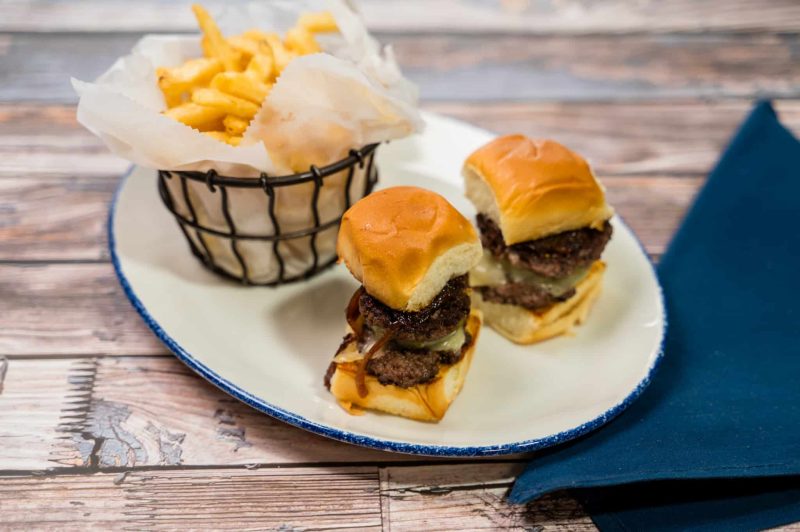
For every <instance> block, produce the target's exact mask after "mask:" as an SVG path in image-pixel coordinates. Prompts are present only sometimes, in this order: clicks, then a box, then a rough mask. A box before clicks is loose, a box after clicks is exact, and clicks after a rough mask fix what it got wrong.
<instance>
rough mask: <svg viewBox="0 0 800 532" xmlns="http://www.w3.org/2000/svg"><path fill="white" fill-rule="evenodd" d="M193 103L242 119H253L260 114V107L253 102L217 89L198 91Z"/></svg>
mask: <svg viewBox="0 0 800 532" xmlns="http://www.w3.org/2000/svg"><path fill="white" fill-rule="evenodd" d="M192 101H193V102H194V103H197V104H200V105H205V106H208V107H214V108H216V109H221V110H222V111H224V112H225V113H227V114H231V115H236V116H240V117H242V118H248V119H250V118H253V117H254V116H255V115H256V113H257V112H258V106H257V105H256V104H254V103H253V102H249V101H247V100H244V99H242V98H237V97H236V96H231V95H230V94H225V93H224V92H222V91H220V90H217V89H197V90H196V91H194V92H193V93H192Z"/></svg>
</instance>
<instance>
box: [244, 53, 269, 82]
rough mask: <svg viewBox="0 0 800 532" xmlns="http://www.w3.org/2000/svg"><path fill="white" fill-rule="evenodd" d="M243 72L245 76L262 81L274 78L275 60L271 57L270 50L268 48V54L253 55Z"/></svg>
mask: <svg viewBox="0 0 800 532" xmlns="http://www.w3.org/2000/svg"><path fill="white" fill-rule="evenodd" d="M244 73H245V75H246V76H248V77H250V78H252V79H254V80H256V81H260V82H262V83H268V82H270V81H272V80H273V79H274V78H275V61H274V60H273V59H272V51H271V50H270V53H269V55H264V54H257V55H254V56H253V58H252V59H251V60H250V63H248V65H247V68H246V69H245V70H244Z"/></svg>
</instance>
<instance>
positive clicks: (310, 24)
mask: <svg viewBox="0 0 800 532" xmlns="http://www.w3.org/2000/svg"><path fill="white" fill-rule="evenodd" d="M192 11H193V12H194V15H195V17H196V18H197V23H198V25H199V26H200V29H201V30H202V32H203V37H202V40H201V45H202V49H203V56H204V57H201V58H198V59H190V60H189V61H186V62H185V63H183V64H182V65H180V66H177V67H172V68H167V67H160V68H158V69H156V75H157V77H158V86H159V87H160V88H161V91H162V92H163V93H164V98H165V100H166V102H167V110H166V111H164V114H165V115H166V116H169V117H170V118H173V119H175V120H177V121H179V122H182V123H184V124H186V125H187V126H189V127H192V128H194V129H197V130H198V131H201V132H203V133H204V134H206V135H208V136H210V137H212V138H215V139H217V140H219V141H221V142H226V143H228V144H231V145H233V146H237V145H238V144H239V143H240V142H241V140H242V133H244V131H245V130H246V129H247V126H248V125H249V124H250V121H251V120H252V119H253V117H254V116H255V114H256V113H257V112H258V110H259V108H260V107H261V104H262V102H263V101H264V99H265V98H266V97H267V95H268V94H269V91H270V89H271V88H272V85H273V84H274V83H275V80H276V79H277V77H278V76H280V74H281V72H282V71H283V69H284V68H286V65H288V64H289V63H290V62H291V61H292V59H294V58H296V57H299V56H301V55H306V54H313V53H317V52H319V51H320V46H319V43H318V42H317V39H316V38H315V35H316V34H318V33H327V32H335V31H338V28H337V27H336V21H335V20H334V18H333V16H332V15H331V14H330V13H328V12H319V13H304V14H302V15H300V17H299V18H298V20H297V23H296V24H295V26H294V27H292V28H291V29H290V30H289V31H287V32H286V35H285V37H284V38H283V39H281V37H280V35H278V34H277V33H266V32H263V31H261V30H258V29H251V30H248V31H246V32H244V33H242V34H241V35H234V36H232V37H227V38H226V37H225V36H224V35H222V32H221V31H220V29H219V27H218V26H217V24H216V22H214V19H213V18H211V16H210V15H209V14H208V11H206V10H205V8H203V6H201V5H199V4H194V5H193V6H192Z"/></svg>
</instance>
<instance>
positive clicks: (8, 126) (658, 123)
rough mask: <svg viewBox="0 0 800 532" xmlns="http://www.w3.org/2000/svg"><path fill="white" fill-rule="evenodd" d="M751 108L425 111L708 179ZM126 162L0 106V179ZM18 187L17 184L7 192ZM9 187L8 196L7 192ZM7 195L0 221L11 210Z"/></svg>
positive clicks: (65, 113)
mask: <svg viewBox="0 0 800 532" xmlns="http://www.w3.org/2000/svg"><path fill="white" fill-rule="evenodd" d="M750 107H751V103H750V102H741V101H702V100H679V101H668V102H658V101H654V102H653V101H649V102H640V103H636V102H624V103H623V102H617V103H588V102H570V103H557V102H553V103H548V102H517V103H502V102H494V103H493V102H480V103H470V102H441V103H435V102H429V103H425V104H423V108H424V109H427V110H430V111H434V112H439V113H442V114H445V115H448V116H452V117H454V118H459V119H461V120H465V121H467V122H470V123H473V124H475V125H478V126H481V127H484V128H486V129H489V130H492V131H496V132H498V133H507V132H516V131H518V132H522V133H525V134H528V135H531V136H534V137H551V138H555V139H558V140H560V141H561V142H563V143H564V144H567V145H568V146H570V147H572V148H573V149H575V150H577V151H579V152H580V153H582V154H584V156H586V157H587V158H588V159H589V160H590V161H591V162H592V163H593V165H594V168H595V170H596V171H597V172H598V173H599V174H600V175H604V176H605V175H625V174H645V173H661V174H695V175H696V174H705V173H706V172H707V171H708V170H709V169H710V168H711V165H712V164H713V163H714V161H716V159H717V157H719V152H720V150H721V149H722V148H723V147H724V145H725V142H727V141H728V139H729V138H730V136H731V135H732V134H733V132H734V131H735V129H736V127H737V126H738V124H739V123H740V122H741V121H742V119H743V118H744V116H745V115H746V114H747V112H748V111H749V109H750ZM776 108H777V110H778V112H779V113H780V115H781V119H782V121H783V122H784V123H785V124H786V125H787V126H788V127H789V128H791V129H793V130H794V131H796V132H800V102H797V101H793V100H779V101H777V102H776ZM128 166H129V163H128V162H127V161H125V160H123V159H121V158H119V157H115V156H113V155H112V154H111V153H109V151H108V150H107V149H106V148H105V147H104V146H103V144H102V143H101V142H100V141H99V140H98V139H97V138H96V137H94V136H93V135H92V134H91V133H89V132H88V131H86V130H85V129H84V128H83V127H82V126H81V125H80V124H78V123H77V122H76V121H75V108H74V107H73V106H71V105H25V104H0V179H2V178H8V177H10V178H21V179H29V177H30V176H43V177H70V178H76V181H77V183H79V184H78V185H76V186H88V185H86V184H85V183H84V180H85V179H90V178H91V179H100V180H107V179H113V178H114V177H116V176H119V175H120V174H122V173H123V172H124V171H125V170H126V169H127V168H128ZM9 186H12V187H20V186H22V184H20V185H9ZM12 190H13V189H12ZM14 197H16V196H14V195H11V192H7V193H6V194H5V195H4V196H3V198H4V200H5V201H6V203H5V204H4V206H3V210H0V216H2V215H3V213H4V212H7V211H11V210H12V209H13V205H11V204H10V203H11V202H10V201H9V198H14Z"/></svg>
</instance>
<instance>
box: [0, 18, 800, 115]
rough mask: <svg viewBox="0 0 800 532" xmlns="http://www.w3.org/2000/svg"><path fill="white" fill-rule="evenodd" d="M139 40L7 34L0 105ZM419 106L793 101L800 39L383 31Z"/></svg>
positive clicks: (49, 90) (98, 65) (49, 89)
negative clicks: (667, 100) (656, 100)
mask: <svg viewBox="0 0 800 532" xmlns="http://www.w3.org/2000/svg"><path fill="white" fill-rule="evenodd" d="M139 36H140V34H116V33H102V34H40V35H33V34H10V35H7V36H6V39H7V40H8V43H7V45H6V47H5V50H4V51H0V57H1V58H2V61H0V79H3V80H4V83H3V84H2V85H0V101H38V102H74V101H76V99H77V98H76V95H75V93H74V91H73V90H72V87H71V86H70V83H69V79H70V76H74V77H77V78H79V79H83V80H92V79H94V78H95V77H97V75H99V74H100V73H101V72H103V71H104V70H105V69H106V68H108V67H109V66H110V65H111V64H112V63H113V62H114V60H115V59H116V58H117V57H119V56H120V55H124V54H125V53H127V52H128V51H129V50H130V48H131V47H132V45H133V44H134V43H135V42H136V40H137V39H138V38H139ZM382 39H383V40H384V41H385V42H391V43H392V44H393V46H394V49H395V52H396V54H397V57H398V60H399V62H400V64H401V65H402V66H403V71H404V72H405V73H406V74H407V76H408V77H409V78H410V79H411V80H413V81H415V82H416V83H418V84H419V86H420V91H421V96H422V98H423V100H428V101H433V100H438V101H442V100H453V99H456V100H469V101H496V100H561V101H566V100H569V101H585V100H593V101H597V100H603V101H620V100H627V99H646V98H667V97H668V98H689V97H724V98H732V97H741V98H753V97H755V96H771V97H796V96H798V95H800V71H798V69H797V68H793V66H794V65H795V63H796V50H797V47H798V42H800V34H781V35H761V34H755V35H750V34H748V35H742V36H731V35H727V34H699V35H651V34H645V35H627V36H608V35H587V36H581V37H565V36H515V35H478V34H450V35H407V34H397V35H385V36H383V37H382Z"/></svg>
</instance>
